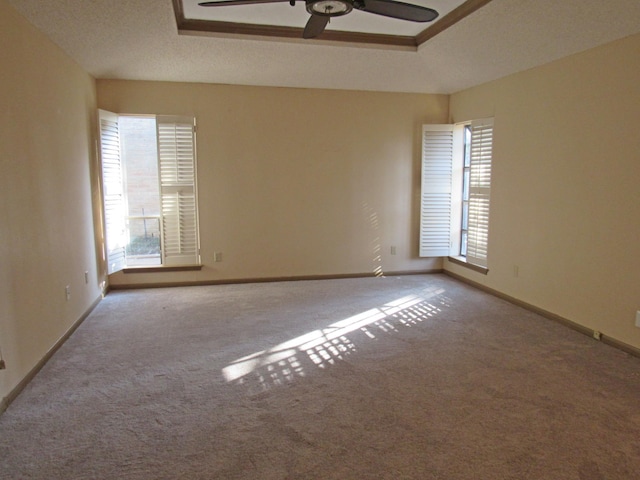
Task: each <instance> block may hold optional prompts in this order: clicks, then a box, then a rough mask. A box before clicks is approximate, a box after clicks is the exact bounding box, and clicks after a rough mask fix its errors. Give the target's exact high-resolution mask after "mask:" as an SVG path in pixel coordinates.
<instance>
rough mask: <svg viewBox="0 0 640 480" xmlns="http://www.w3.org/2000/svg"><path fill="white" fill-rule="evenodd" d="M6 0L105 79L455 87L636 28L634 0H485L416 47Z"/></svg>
mask: <svg viewBox="0 0 640 480" xmlns="http://www.w3.org/2000/svg"><path fill="white" fill-rule="evenodd" d="M0 1H2V0H0ZM6 1H8V2H9V3H10V4H11V5H13V6H14V7H15V8H16V9H17V10H18V11H20V12H21V13H22V14H23V15H24V16H25V17H27V19H29V20H30V21H31V22H32V23H33V24H34V25H35V26H36V27H37V28H39V29H40V30H41V31H42V32H44V33H45V34H46V35H48V36H49V37H50V38H51V39H52V40H53V41H54V42H55V43H57V44H58V45H59V46H60V47H61V48H62V49H63V50H64V51H66V52H67V53H68V54H69V55H70V56H71V57H72V58H74V59H75V60H76V61H77V62H78V63H79V64H80V65H81V66H82V67H83V68H84V69H85V70H87V71H88V72H89V73H90V74H92V75H93V76H94V77H96V78H112V79H113V78H118V79H134V80H165V81H178V82H204V83H225V84H239V85H267V86H286V87H302V88H331V89H352V90H377V91H391V92H420V93H453V92H456V91H459V90H463V89H465V88H468V87H471V86H474V85H478V84H480V83H484V82H487V81H490V80H494V79H496V78H500V77H503V76H506V75H509V74H511V73H515V72H518V71H522V70H526V69H528V68H532V67H534V66H537V65H541V64H544V63H547V62H550V61H552V60H555V59H558V58H561V57H564V56H567V55H570V54H572V53H576V52H579V51H582V50H586V49H589V48H592V47H595V46H598V45H601V44H604V43H607V42H610V41H613V40H616V39H618V38H622V37H626V36H628V35H631V34H634V33H638V32H640V1H638V0H607V1H606V2H603V1H601V0H493V1H491V2H490V3H489V4H487V5H486V6H484V7H482V8H481V9H479V10H477V11H476V12H474V13H473V14H471V15H470V16H468V17H466V18H464V19H463V20H461V21H460V22H458V23H457V24H455V25H453V26H452V27H450V28H449V29H447V30H445V31H444V32H442V33H440V34H439V35H437V36H435V37H434V38H432V39H430V40H429V41H427V42H426V43H424V44H423V45H421V46H420V47H419V48H418V50H417V51H405V50H392V49H380V48H368V47H362V46H351V45H338V46H336V45H335V44H331V45H327V44H324V43H322V42H319V41H309V40H305V41H303V40H264V39H255V38H254V39H248V38H224V37H222V38H220V37H207V36H189V35H179V34H178V32H177V28H176V19H175V16H174V11H173V7H172V1H171V0H126V1H122V0H117V1H116V0H56V1H48V2H43V1H42V0H6ZM414 1H416V2H417V1H418V0H414ZM421 2H422V3H421V4H422V5H428V0H421ZM229 8H232V7H229ZM371 17H375V15H371ZM630 61H638V60H637V59H630Z"/></svg>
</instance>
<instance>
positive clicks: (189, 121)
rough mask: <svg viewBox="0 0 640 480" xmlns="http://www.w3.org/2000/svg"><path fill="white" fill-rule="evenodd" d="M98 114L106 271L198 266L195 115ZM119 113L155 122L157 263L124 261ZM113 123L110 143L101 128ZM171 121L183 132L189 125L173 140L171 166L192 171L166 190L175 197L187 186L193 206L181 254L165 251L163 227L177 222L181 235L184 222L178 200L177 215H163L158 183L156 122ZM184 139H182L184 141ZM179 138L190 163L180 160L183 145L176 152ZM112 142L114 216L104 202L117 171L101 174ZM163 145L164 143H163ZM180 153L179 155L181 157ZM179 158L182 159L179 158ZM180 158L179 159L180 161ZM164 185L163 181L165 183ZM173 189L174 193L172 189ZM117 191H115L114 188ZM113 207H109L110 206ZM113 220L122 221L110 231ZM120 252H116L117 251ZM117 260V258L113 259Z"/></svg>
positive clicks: (123, 176)
mask: <svg viewBox="0 0 640 480" xmlns="http://www.w3.org/2000/svg"><path fill="white" fill-rule="evenodd" d="M98 117H99V121H98V124H99V138H98V145H99V161H100V169H99V172H100V187H101V197H102V202H101V209H102V217H103V218H102V228H103V248H104V259H105V262H106V264H107V274H108V275H111V274H113V273H116V272H118V271H123V272H124V273H132V272H145V273H148V272H158V271H178V270H199V269H201V268H202V264H201V257H200V232H199V227H200V222H199V212H198V194H197V184H198V182H197V152H196V145H197V142H196V119H195V117H194V116H175V115H172V116H167V115H153V114H145V115H133V114H131V115H129V114H116V113H112V112H108V111H105V110H99V111H98ZM121 117H146V118H153V119H155V124H156V147H157V149H158V150H157V159H156V161H157V168H158V183H159V188H160V190H159V193H158V195H159V198H158V200H159V202H160V209H161V211H160V215H159V218H160V236H161V238H160V249H161V251H160V262H161V263H160V264H159V265H143V266H134V265H127V264H126V254H125V249H126V244H127V240H126V237H127V236H128V234H127V231H126V229H127V228H128V226H127V218H128V214H129V212H128V211H127V210H126V204H127V198H126V197H127V190H126V184H127V179H126V172H125V170H126V169H125V167H124V165H123V161H124V159H123V155H122V145H121V142H120V138H119V124H118V120H119V119H120V118H121ZM114 122H115V123H116V128H115V130H117V131H118V132H117V133H116V134H115V135H116V136H117V137H118V138H117V142H116V141H112V142H111V143H105V138H104V134H105V133H104V130H105V126H109V127H110V128H111V129H113V123H114ZM171 123H175V124H180V125H181V127H182V128H181V130H182V132H183V134H184V133H185V132H186V131H187V130H188V129H190V134H189V135H187V137H190V139H189V138H186V137H185V136H184V135H183V137H182V139H181V140H180V141H179V140H177V139H176V140H175V144H176V145H175V150H176V153H175V155H174V156H175V159H176V160H175V162H176V165H175V169H176V171H178V170H180V171H183V170H181V169H184V168H185V166H186V168H187V169H188V168H191V169H192V172H191V173H190V175H191V176H192V180H191V181H190V182H187V183H188V184H187V183H185V182H180V181H179V180H178V181H176V182H174V183H173V184H170V185H169V186H170V190H171V193H172V194H174V195H175V194H177V195H178V197H179V196H180V192H184V190H188V191H189V192H187V193H188V195H190V196H191V197H192V198H191V201H192V203H193V206H192V207H191V209H192V210H193V212H192V215H193V218H192V219H189V222H191V234H190V237H191V243H190V244H189V248H191V250H190V253H189V255H181V253H183V252H181V251H180V252H177V254H175V255H173V256H172V255H167V253H168V250H169V246H168V240H167V238H168V237H167V231H165V230H168V229H169V230H170V229H171V227H173V228H174V229H175V226H176V225H178V234H179V235H182V234H183V228H182V227H181V226H180V225H181V224H183V223H184V222H183V221H182V220H183V219H181V218H180V217H179V215H180V200H178V201H177V203H178V207H177V212H178V213H177V216H176V218H174V219H173V223H172V222H171V221H170V220H168V219H167V218H166V215H165V213H166V212H165V210H166V209H165V203H166V199H165V198H164V196H163V184H162V180H161V177H162V175H163V171H164V170H163V167H162V165H161V158H160V157H161V154H160V148H161V145H160V143H161V140H160V125H161V124H162V125H168V124H171ZM186 125H189V127H188V128H185V126H186ZM185 140H186V143H185ZM180 142H181V145H182V146H184V145H187V150H188V149H190V150H191V153H190V155H191V157H190V162H191V165H187V164H185V163H184V159H185V158H186V157H184V149H182V150H181V151H180V152H178V150H180V148H179V147H178V143H180ZM116 144H117V153H118V159H117V161H118V162H119V165H118V170H119V172H120V173H119V185H120V196H119V198H118V199H117V200H118V201H119V203H118V208H117V209H115V211H116V212H118V211H119V212H120V213H119V218H115V217H114V212H113V211H110V209H109V207H108V205H107V199H108V196H109V191H110V190H112V191H115V190H117V185H116V180H117V175H116V174H115V173H114V174H113V175H111V176H110V178H107V175H106V174H105V158H106V157H105V155H106V154H107V153H108V152H110V153H112V154H113V155H114V156H115V149H116ZM165 146H166V145H165ZM181 155H182V157H181ZM169 157H171V155H169ZM179 157H180V158H182V160H180V159H179ZM113 161H115V158H114V159H113ZM169 161H171V158H169ZM180 162H182V163H180ZM165 187H166V185H165ZM176 192H177V193H176ZM116 193H117V192H116ZM112 210H113V209H112ZM115 223H117V224H118V225H120V224H122V226H123V228H124V230H123V231H118V232H115V233H114V232H113V231H110V229H109V225H113V224H115ZM120 253H121V254H122V255H119V254H120ZM115 260H117V261H115Z"/></svg>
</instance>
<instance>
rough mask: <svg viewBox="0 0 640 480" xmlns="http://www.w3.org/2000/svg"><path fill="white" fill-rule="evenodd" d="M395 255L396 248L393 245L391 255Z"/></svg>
mask: <svg viewBox="0 0 640 480" xmlns="http://www.w3.org/2000/svg"><path fill="white" fill-rule="evenodd" d="M395 254H396V246H395V245H391V255H395Z"/></svg>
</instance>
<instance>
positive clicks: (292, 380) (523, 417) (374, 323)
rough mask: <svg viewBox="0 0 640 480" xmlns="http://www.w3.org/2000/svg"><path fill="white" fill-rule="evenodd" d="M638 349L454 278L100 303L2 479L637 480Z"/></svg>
mask: <svg viewBox="0 0 640 480" xmlns="http://www.w3.org/2000/svg"><path fill="white" fill-rule="evenodd" d="M639 472H640V359H638V358H634V357H631V356H629V355H627V354H625V353H623V352H621V351H618V350H616V349H614V348H612V347H608V346H606V345H604V344H601V343H599V342H597V341H595V340H592V339H590V338H588V337H586V336H583V335H581V334H579V333H577V332H574V331H572V330H569V329H568V328H566V327H563V326H561V325H558V324H556V323H554V322H552V321H549V320H546V319H544V318H541V317H539V316H537V315H535V314H533V313H530V312H528V311H525V310H522V309H520V308H518V307H515V306H513V305H511V304H509V303H506V302H504V301H502V300H500V299H497V298H494V297H492V296H489V295H486V294H484V293H482V292H479V291H477V290H475V289H473V288H471V287H469V286H466V285H464V284H461V283H459V282H457V281H455V280H452V279H450V278H448V277H446V276H443V275H422V276H406V277H389V278H367V279H345V280H323V281H305V282H291V283H264V284H254V285H226V286H211V287H188V288H173V289H154V290H138V291H126V292H115V293H112V294H110V295H108V296H107V297H106V298H105V299H104V300H103V301H102V302H101V303H100V304H99V305H98V307H97V308H96V309H95V310H94V312H93V313H92V314H91V315H90V317H89V318H88V319H87V320H86V321H85V322H84V323H83V325H81V326H80V328H79V329H78V330H77V331H76V332H75V333H74V335H72V337H71V338H70V339H69V340H68V341H67V343H66V344H65V345H63V347H62V348H61V349H60V350H59V351H58V352H57V353H56V354H55V355H54V357H53V358H52V359H51V361H50V362H49V363H48V364H47V365H46V366H45V367H44V368H43V370H42V371H41V372H40V374H38V375H37V377H36V378H35V379H34V380H33V382H31V383H30V385H29V386H28V387H27V388H26V389H25V391H24V392H23V393H22V394H21V395H20V396H19V397H18V398H17V399H16V400H15V402H14V403H13V404H12V405H11V406H10V407H9V409H8V410H7V411H6V412H5V413H4V415H2V416H1V417H0V478H2V479H47V480H54V479H66V480H73V479H260V480H266V479H518V480H521V479H581V480H596V479H633V478H640V477H639V475H640V473H639Z"/></svg>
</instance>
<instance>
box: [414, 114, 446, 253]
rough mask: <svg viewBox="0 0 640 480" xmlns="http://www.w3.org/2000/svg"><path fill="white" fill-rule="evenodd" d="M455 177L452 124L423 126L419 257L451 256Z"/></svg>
mask: <svg viewBox="0 0 640 480" xmlns="http://www.w3.org/2000/svg"><path fill="white" fill-rule="evenodd" d="M452 175H453V125H424V126H423V130H422V193H421V214H420V256H421V257H443V256H447V255H449V249H450V236H451V234H450V224H451V207H452V205H451V198H452Z"/></svg>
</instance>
